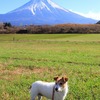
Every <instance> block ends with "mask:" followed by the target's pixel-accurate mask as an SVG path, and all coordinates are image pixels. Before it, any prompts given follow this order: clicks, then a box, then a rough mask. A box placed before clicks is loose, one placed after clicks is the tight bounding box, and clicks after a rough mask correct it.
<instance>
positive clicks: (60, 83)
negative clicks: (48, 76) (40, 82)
mask: <svg viewBox="0 0 100 100" xmlns="http://www.w3.org/2000/svg"><path fill="white" fill-rule="evenodd" d="M54 80H55V86H54V89H55V91H57V92H60V91H63V90H64V89H65V88H66V85H67V81H68V78H67V77H62V78H60V77H54Z"/></svg>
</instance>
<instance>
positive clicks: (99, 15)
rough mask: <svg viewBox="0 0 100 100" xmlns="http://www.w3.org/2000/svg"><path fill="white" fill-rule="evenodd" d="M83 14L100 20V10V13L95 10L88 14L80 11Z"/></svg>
mask: <svg viewBox="0 0 100 100" xmlns="http://www.w3.org/2000/svg"><path fill="white" fill-rule="evenodd" d="M80 14H81V15H83V16H85V17H88V18H93V19H96V20H100V12H99V13H95V12H88V13H86V14H83V13H80Z"/></svg>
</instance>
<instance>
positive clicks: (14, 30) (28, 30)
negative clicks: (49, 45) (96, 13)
mask: <svg viewBox="0 0 100 100" xmlns="http://www.w3.org/2000/svg"><path fill="white" fill-rule="evenodd" d="M56 33H58V34H61V33H65V34H67V33H72V34H74V33H100V24H58V25H25V26H12V25H11V24H10V23H2V24H0V34H56Z"/></svg>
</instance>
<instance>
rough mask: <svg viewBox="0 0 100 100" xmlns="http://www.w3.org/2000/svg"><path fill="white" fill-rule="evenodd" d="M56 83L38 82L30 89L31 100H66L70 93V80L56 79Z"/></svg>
mask: <svg viewBox="0 0 100 100" xmlns="http://www.w3.org/2000/svg"><path fill="white" fill-rule="evenodd" d="M54 80H55V82H50V83H49V82H43V81H36V82H34V83H33V84H32V86H31V89H30V94H31V100H35V99H36V97H38V100H41V99H42V96H44V97H46V98H48V99H51V100H64V99H65V97H66V95H67V93H68V84H67V81H68V78H67V77H61V78H60V77H55V78H54Z"/></svg>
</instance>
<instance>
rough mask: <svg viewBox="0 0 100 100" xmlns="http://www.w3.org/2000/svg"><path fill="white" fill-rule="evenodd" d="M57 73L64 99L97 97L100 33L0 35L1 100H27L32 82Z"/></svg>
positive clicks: (50, 78) (99, 99)
mask: <svg viewBox="0 0 100 100" xmlns="http://www.w3.org/2000/svg"><path fill="white" fill-rule="evenodd" d="M57 75H60V76H63V75H66V76H68V78H69V82H68V84H69V93H68V95H67V98H66V100H100V34H74V35H71V34H38V35H36V34H35V35H14V34H13V35H11V34H10V35H0V100H30V94H29V90H28V88H29V87H30V85H31V84H32V82H34V81H36V80H43V81H53V77H54V76H57ZM43 100H46V99H45V98H43Z"/></svg>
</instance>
